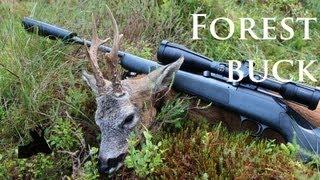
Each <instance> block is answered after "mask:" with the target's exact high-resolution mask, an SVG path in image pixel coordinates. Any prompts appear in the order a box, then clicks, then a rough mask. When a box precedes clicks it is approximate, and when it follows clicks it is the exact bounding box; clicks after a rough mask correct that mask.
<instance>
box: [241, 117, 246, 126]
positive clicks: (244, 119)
mask: <svg viewBox="0 0 320 180" xmlns="http://www.w3.org/2000/svg"><path fill="white" fill-rule="evenodd" d="M246 120H248V118H246V117H244V116H240V126H242V125H243V123H244V121H246Z"/></svg>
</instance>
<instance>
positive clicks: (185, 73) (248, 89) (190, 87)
mask: <svg viewBox="0 0 320 180" xmlns="http://www.w3.org/2000/svg"><path fill="white" fill-rule="evenodd" d="M23 25H24V27H25V29H26V30H28V31H33V32H37V33H38V34H39V35H42V36H45V37H49V38H52V39H62V40H63V41H65V42H67V43H73V44H81V45H87V46H90V45H91V42H90V41H87V40H84V39H82V38H80V37H79V36H77V34H76V33H74V32H71V31H68V30H66V29H63V28H60V27H57V26H54V25H51V24H47V23H44V22H41V21H37V20H34V19H31V18H24V20H23ZM99 50H101V51H103V52H110V51H111V49H110V48H109V47H106V46H100V48H99ZM118 56H119V57H120V58H121V62H120V63H121V66H122V67H123V68H125V69H126V70H128V71H130V72H136V73H149V72H150V71H152V70H153V69H155V68H156V67H159V66H161V65H163V64H168V63H171V62H173V61H175V60H176V59H178V58H179V57H180V56H184V59H185V61H184V64H183V65H182V67H181V69H180V71H178V72H177V73H176V75H175V78H174V83H173V87H174V88H175V89H176V90H177V91H180V92H184V93H187V94H190V95H194V96H197V97H199V98H201V99H203V100H206V101H209V102H212V103H214V104H215V105H217V106H220V107H223V108H225V109H228V110H231V111H234V112H236V113H238V114H240V115H241V124H243V123H244V122H246V121H254V122H255V123H256V124H257V125H258V129H257V132H255V135H256V136H259V135H261V134H262V133H263V132H264V131H265V130H266V129H268V128H271V129H272V130H275V131H277V132H279V133H280V134H281V135H282V136H283V137H284V139H285V140H286V141H288V142H297V144H298V145H299V146H300V147H301V148H300V149H301V150H300V153H301V155H302V156H301V157H302V158H303V159H304V160H308V159H309V155H307V154H310V153H311V154H320V148H318V144H319V142H320V136H319V135H320V128H318V127H316V126H315V125H313V124H311V123H310V122H309V121H308V120H307V119H306V118H305V117H303V116H302V115H300V114H299V113H298V112H296V111H295V110H294V109H293V108H291V107H290V106H289V105H288V103H286V101H291V102H293V103H296V104H299V105H303V106H306V107H307V108H308V109H310V110H315V109H316V108H317V106H318V102H319V100H320V91H319V90H318V89H316V88H313V87H309V86H305V85H301V84H297V83H294V82H289V83H281V82H278V81H276V80H273V79H266V80H264V81H263V82H258V83H257V82H253V81H251V80H250V78H248V66H247V63H246V62H243V64H242V66H241V70H242V72H243V74H244V78H243V80H242V81H240V82H238V83H230V82H228V81H227V78H228V65H227V64H225V63H222V62H216V61H213V60H211V59H209V58H207V57H205V56H202V55H200V54H198V53H195V52H193V51H191V50H189V49H187V48H186V47H184V46H181V45H178V44H174V43H170V42H167V41H163V42H162V43H161V45H160V48H159V50H158V53H157V58H158V60H159V61H160V63H161V64H159V63H157V62H155V61H151V60H146V59H143V58H141V57H138V56H135V55H132V54H130V53H126V52H119V53H118ZM256 76H257V77H258V76H259V75H258V74H257V75H256ZM317 118H320V116H319V117H317Z"/></svg>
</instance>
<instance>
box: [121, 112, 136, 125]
mask: <svg viewBox="0 0 320 180" xmlns="http://www.w3.org/2000/svg"><path fill="white" fill-rule="evenodd" d="M133 120H134V114H130V115H129V116H127V117H126V119H125V120H124V121H123V123H122V126H123V127H124V126H129V125H130V124H131V123H132V122H133Z"/></svg>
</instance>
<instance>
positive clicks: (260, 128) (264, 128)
mask: <svg viewBox="0 0 320 180" xmlns="http://www.w3.org/2000/svg"><path fill="white" fill-rule="evenodd" d="M245 121H252V120H250V119H248V118H246V117H244V116H240V125H241V126H242V125H243V123H244V122H245ZM254 122H255V123H257V125H258V130H257V131H256V132H255V133H253V134H252V136H254V137H259V136H261V134H262V133H263V132H264V131H265V130H266V129H268V128H269V126H267V125H264V124H261V123H259V122H256V121H254Z"/></svg>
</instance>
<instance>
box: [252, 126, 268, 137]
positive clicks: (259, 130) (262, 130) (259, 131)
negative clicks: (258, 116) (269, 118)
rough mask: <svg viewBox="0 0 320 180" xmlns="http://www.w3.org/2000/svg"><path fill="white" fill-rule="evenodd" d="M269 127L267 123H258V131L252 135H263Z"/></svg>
mask: <svg viewBox="0 0 320 180" xmlns="http://www.w3.org/2000/svg"><path fill="white" fill-rule="evenodd" d="M267 128H269V126H267V125H264V124H261V123H258V131H257V132H256V133H254V134H252V136H254V137H259V136H261V135H262V133H263V132H264V131H265V130H266V129H267Z"/></svg>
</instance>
